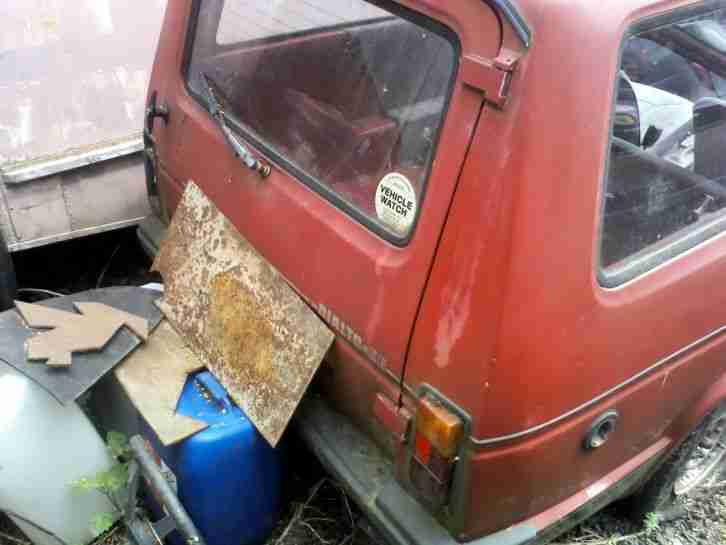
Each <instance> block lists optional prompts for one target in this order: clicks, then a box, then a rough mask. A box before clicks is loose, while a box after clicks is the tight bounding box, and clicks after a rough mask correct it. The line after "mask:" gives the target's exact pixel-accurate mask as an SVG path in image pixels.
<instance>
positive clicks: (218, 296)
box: [153, 182, 334, 446]
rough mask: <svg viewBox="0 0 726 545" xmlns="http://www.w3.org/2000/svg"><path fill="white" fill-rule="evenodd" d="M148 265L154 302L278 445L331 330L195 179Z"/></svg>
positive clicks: (256, 423) (264, 433)
mask: <svg viewBox="0 0 726 545" xmlns="http://www.w3.org/2000/svg"><path fill="white" fill-rule="evenodd" d="M153 268H154V269H155V270H158V271H159V272H161V274H162V276H163V277H164V290H165V291H164V296H163V298H162V299H161V300H160V301H159V302H158V304H159V308H160V309H161V311H162V312H163V313H164V315H165V316H166V317H167V319H168V320H169V321H170V322H172V324H173V326H174V328H175V329H176V330H177V331H179V333H180V334H182V336H183V337H184V340H185V342H187V344H188V345H189V347H190V348H191V349H192V350H193V351H194V352H195V354H197V355H198V356H199V357H200V359H201V360H202V361H204V363H205V364H206V367H207V368H208V369H209V370H210V371H211V372H212V373H213V374H214V375H215V377H216V378H217V379H218V380H219V381H220V382H221V383H222V385H223V386H224V387H225V388H226V389H227V392H228V393H229V395H230V397H231V398H232V399H233V400H234V401H235V402H236V403H237V404H238V405H239V406H240V408H241V409H242V410H243V411H244V413H245V414H246V415H247V417H248V418H249V419H250V420H251V421H252V423H253V424H254V425H255V426H256V427H257V429H258V430H259V432H260V433H261V434H262V436H263V437H265V439H267V441H268V442H269V443H270V444H271V445H272V446H275V445H276V444H277V442H278V441H279V440H280V437H281V436H282V433H283V432H284V431H285V428H286V427H287V424H288V422H289V421H290V418H291V417H292V414H293V412H294V411H295V408H296V407H297V405H298V403H299V402H300V400H301V399H302V396H303V394H304V393H305V390H306V389H307V387H308V385H309V384H310V381H311V380H312V378H313V375H314V374H315V371H316V370H317V369H318V367H319V366H320V364H321V363H322V361H323V357H324V356H325V354H326V352H327V351H328V349H329V348H330V345H331V344H332V342H333V338H334V337H333V333H332V332H331V331H330V330H329V329H328V328H327V327H326V326H325V324H324V323H323V322H322V321H321V320H320V318H318V316H317V315H316V314H315V313H314V312H313V311H312V310H311V309H310V308H309V307H308V306H307V305H306V304H305V302H304V301H303V300H302V299H301V298H300V297H299V296H298V295H297V294H296V293H295V292H294V291H293V289H292V288H291V287H290V286H289V285H288V284H287V282H286V281H285V279H284V278H283V277H282V276H281V275H280V274H279V272H278V271H277V270H275V269H274V268H273V267H272V265H270V264H269V263H268V262H267V261H265V260H264V259H263V258H262V257H261V256H260V255H259V254H258V253H257V252H256V251H255V249H254V248H253V247H252V245H251V244H250V243H249V242H248V241H247V240H245V239H244V238H243V237H242V236H241V235H240V233H239V232H238V231H237V230H236V229H235V228H234V226H233V225H232V224H231V223H230V222H229V221H228V220H227V218H225V217H224V215H223V214H222V213H221V212H220V211H219V210H218V209H217V207H216V206H215V205H214V203H212V202H211V201H210V200H209V199H208V198H207V197H206V196H205V195H204V193H203V192H202V191H201V190H200V189H199V188H198V187H197V186H196V185H195V184H194V183H193V182H189V183H188V184H187V188H186V191H185V192H184V196H183V197H182V200H181V202H180V204H179V206H178V208H177V211H176V213H175V214H174V218H173V219H172V222H171V225H170V226H169V229H168V231H167V236H166V239H165V240H164V241H163V242H162V244H161V248H160V251H159V255H158V256H157V258H156V261H155V262H154V267H153Z"/></svg>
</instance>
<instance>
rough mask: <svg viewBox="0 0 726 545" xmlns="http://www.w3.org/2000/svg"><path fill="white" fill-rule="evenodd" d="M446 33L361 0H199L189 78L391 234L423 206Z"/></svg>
mask: <svg viewBox="0 0 726 545" xmlns="http://www.w3.org/2000/svg"><path fill="white" fill-rule="evenodd" d="M457 58H458V52H457V47H456V42H455V39H454V38H453V33H451V32H450V31H447V30H446V29H444V28H443V27H440V26H439V25H437V24H435V23H433V22H432V21H429V20H427V19H424V18H423V17H421V16H412V15H410V14H409V13H408V12H403V11H401V8H400V7H396V6H395V5H394V4H393V3H390V5H389V4H388V3H381V2H376V5H374V4H373V3H370V2H366V1H364V0H301V1H298V0H296V1H293V0H278V1H275V2H269V1H268V0H226V1H224V2H220V1H219V0H214V1H212V0H201V2H200V4H199V8H198V13H197V23H196V30H195V36H194V41H193V45H192V50H191V56H190V61H189V63H188V67H187V76H186V77H187V83H188V85H189V87H190V89H191V91H192V93H193V94H195V95H196V96H197V97H198V99H199V100H200V102H202V103H204V102H205V100H204V96H205V93H204V86H205V84H208V82H211V83H212V84H213V85H214V86H215V87H216V90H215V91H216V92H217V94H218V95H219V96H221V97H222V99H223V102H224V110H225V113H226V114H227V116H228V117H229V120H230V124H231V125H232V126H233V127H234V128H235V129H236V130H237V131H238V132H239V134H240V135H241V136H242V137H243V138H246V139H248V140H250V141H252V143H254V144H255V145H257V146H258V147H260V148H262V149H263V150H264V151H265V152H266V153H268V154H269V155H271V156H272V157H273V159H274V160H276V162H278V163H279V164H280V165H281V166H283V167H284V168H286V169H287V170H289V171H290V172H291V173H292V174H293V175H294V176H296V177H297V178H298V179H300V180H301V181H302V182H304V183H306V184H308V185H309V186H310V187H312V188H313V189H315V190H317V191H318V192H319V193H320V194H322V195H323V196H324V197H326V198H328V199H329V200H330V201H332V202H333V203H334V204H336V205H337V206H338V207H340V208H341V209H342V210H344V211H345V212H347V213H349V214H350V215H352V216H354V217H356V218H357V219H359V220H360V221H361V222H362V223H364V224H365V225H367V226H369V227H370V228H372V229H373V230H374V231H376V232H378V233H379V234H381V235H383V236H385V237H386V238H389V239H394V241H396V240H397V241H403V240H406V239H407V238H408V237H409V236H410V233H411V231H412V229H413V226H414V224H415V220H416V218H417V216H418V213H419V211H420V207H421V200H422V198H423V195H424V188H425V184H426V180H427V177H428V173H429V170H430V167H431V162H432V158H433V155H434V151H435V148H436V143H437V140H438V135H439V130H440V128H441V124H442V120H443V116H444V113H445V110H446V107H447V103H448V96H449V93H450V87H451V83H452V80H453V76H454V72H455V69H456V63H457Z"/></svg>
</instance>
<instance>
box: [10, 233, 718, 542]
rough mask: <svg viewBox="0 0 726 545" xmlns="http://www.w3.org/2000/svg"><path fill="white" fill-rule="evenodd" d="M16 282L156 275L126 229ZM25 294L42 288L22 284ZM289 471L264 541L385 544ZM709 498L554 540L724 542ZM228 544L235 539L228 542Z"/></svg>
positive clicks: (346, 505) (27, 255)
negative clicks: (671, 514)
mask: <svg viewBox="0 0 726 545" xmlns="http://www.w3.org/2000/svg"><path fill="white" fill-rule="evenodd" d="M14 261H15V266H16V270H17V273H18V277H19V284H20V287H21V288H24V289H46V290H52V291H55V292H59V293H61V294H67V293H73V292H77V291H83V290H86V289H91V288H94V287H97V286H100V287H106V286H112V285H116V286H118V285H141V284H144V283H146V282H150V281H157V280H158V277H157V276H155V275H151V274H149V273H148V266H149V260H148V259H147V258H146V256H145V255H144V254H143V252H142V250H141V249H140V247H139V246H138V243H137V241H136V236H135V233H134V231H133V230H132V229H127V230H123V231H119V232H115V233H108V234H104V235H99V236H95V237H89V238H86V239H82V240H76V241H70V242H66V243H61V244H56V245H54V246H50V247H47V248H39V249H35V250H28V251H25V252H22V253H19V254H15V255H14ZM21 296H22V297H23V298H24V299H25V300H35V299H37V298H38V297H41V295H39V294H37V293H36V292H32V291H26V292H24V293H22V294H21ZM292 450H293V451H294V452H295V455H294V456H292V457H291V459H295V460H297V462H296V463H295V464H290V465H291V467H290V470H289V474H288V476H287V479H286V491H285V494H286V497H285V505H286V508H285V509H284V511H283V513H282V517H281V520H280V523H279V525H278V527H277V529H276V530H275V532H274V533H273V535H272V536H271V537H270V539H269V540H268V542H267V543H266V544H265V545H385V544H384V543H383V542H382V540H381V539H380V537H379V536H377V535H376V533H375V531H374V530H373V529H372V528H370V524H369V523H368V521H367V520H366V519H365V517H364V516H363V515H362V514H361V512H360V510H358V509H357V507H356V506H355V505H354V503H353V502H352V501H351V500H350V499H349V498H347V496H346V495H345V494H344V493H343V491H342V489H341V487H340V486H339V485H338V484H336V483H335V482H334V481H333V480H332V479H330V478H329V477H328V476H327V475H326V474H325V473H324V471H323V470H322V468H320V466H319V465H318V464H317V463H316V461H315V460H314V459H312V457H311V456H310V455H309V454H303V452H304V449H303V447H302V446H301V445H299V444H295V445H294V446H293V447H292ZM715 492H716V495H715V496H714V497H712V498H710V499H708V500H704V499H690V500H688V501H686V502H685V506H686V515H685V516H684V517H682V518H679V519H677V520H673V521H670V522H662V523H660V524H659V525H658V527H656V528H654V529H652V530H651V531H644V529H643V526H642V525H639V524H634V523H632V522H630V521H629V520H628V519H627V518H626V517H625V516H624V514H623V513H622V509H621V508H620V507H619V506H618V505H614V506H611V507H609V508H607V509H605V510H604V511H602V512H601V513H598V514H597V515H595V516H593V517H592V518H590V519H589V520H587V521H586V522H585V523H583V524H582V525H580V526H578V527H577V528H575V529H574V530H572V531H571V532H569V533H568V534H566V535H564V536H561V537H560V538H558V539H557V540H556V543H558V544H568V545H570V544H578V545H615V544H618V543H619V544H623V545H722V544H723V545H726V486H723V487H722V488H719V489H717V490H715ZM26 544H27V540H26V538H25V537H24V536H23V535H22V534H21V533H19V531H18V530H17V528H15V527H14V525H12V523H10V521H8V520H7V519H6V518H5V517H0V545H26ZM232 545H233V544H232Z"/></svg>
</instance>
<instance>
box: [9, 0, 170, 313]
mask: <svg viewBox="0 0 726 545" xmlns="http://www.w3.org/2000/svg"><path fill="white" fill-rule="evenodd" d="M165 5H166V0H9V1H6V2H2V3H1V4H0V235H1V237H2V241H0V242H1V244H0V273H2V275H1V276H0V304H2V300H3V292H7V291H8V289H9V288H11V287H12V286H9V284H12V283H13V281H14V280H13V275H12V271H11V270H9V267H11V263H10V260H9V257H8V256H7V252H8V251H9V252H10V253H12V252H15V251H18V250H23V249H26V248H32V247H36V246H42V245H44V244H50V243H53V242H56V241H60V240H66V239H70V238H76V237H81V236H85V235H89V234H93V233H98V232H102V231H108V230H111V229H117V228H120V227H125V226H130V225H135V224H136V223H138V222H139V221H140V220H141V219H143V217H144V216H146V215H147V214H148V212H149V208H148V202H147V197H146V187H145V178H144V165H143V156H142V154H143V143H142V130H143V125H144V111H145V97H146V88H147V85H148V80H149V76H150V70H151V65H152V62H153V59H154V54H155V51H156V43H157V38H158V34H159V30H160V27H161V19H162V16H163V12H164V7H165ZM4 296H5V298H7V297H8V294H7V293H4Z"/></svg>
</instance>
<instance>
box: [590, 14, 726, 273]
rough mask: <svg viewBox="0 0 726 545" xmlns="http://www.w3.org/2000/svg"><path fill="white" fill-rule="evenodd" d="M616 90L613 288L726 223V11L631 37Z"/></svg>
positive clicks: (608, 245) (608, 257) (610, 218)
mask: <svg viewBox="0 0 726 545" xmlns="http://www.w3.org/2000/svg"><path fill="white" fill-rule="evenodd" d="M616 92H617V93H616V94H617V97H616V102H615V111H614V113H613V117H614V119H613V127H612V133H611V143H610V155H609V161H608V169H607V180H606V185H605V194H604V204H603V210H604V212H603V224H602V229H601V248H600V267H601V270H600V272H601V274H600V278H601V281H602V283H603V284H604V285H605V286H607V287H614V286H617V285H619V284H621V283H623V282H626V281H628V280H630V279H632V278H635V277H636V276H638V275H640V274H642V273H643V272H646V271H647V270H650V269H652V268H654V267H656V266H658V265H660V264H661V263H663V262H665V261H667V260H669V259H672V258H673V257H675V256H677V255H679V254H681V253H683V252H685V251H686V250H688V249H689V248H692V247H693V246H695V245H697V244H699V243H701V242H703V241H704V240H706V239H708V238H710V237H712V236H714V235H717V234H718V233H720V232H722V231H724V230H725V229H726V10H719V11H716V12H712V13H709V14H706V15H701V16H698V17H695V18H693V17H691V18H688V19H685V20H682V21H676V22H671V23H669V24H667V25H662V26H658V27H656V28H652V29H649V30H646V31H644V32H640V33H638V34H635V35H631V36H629V37H628V38H626V40H625V43H624V45H623V53H622V60H621V65H620V70H619V73H618V81H617V82H616Z"/></svg>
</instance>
